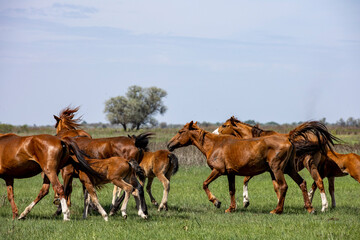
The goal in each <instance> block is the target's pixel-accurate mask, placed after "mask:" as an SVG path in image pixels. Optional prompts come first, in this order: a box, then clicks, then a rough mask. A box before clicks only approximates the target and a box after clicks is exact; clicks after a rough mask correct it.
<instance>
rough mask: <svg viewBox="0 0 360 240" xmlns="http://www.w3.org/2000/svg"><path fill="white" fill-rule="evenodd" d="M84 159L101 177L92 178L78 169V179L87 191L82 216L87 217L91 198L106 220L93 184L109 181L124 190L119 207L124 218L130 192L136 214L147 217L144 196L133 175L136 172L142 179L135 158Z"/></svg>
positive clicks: (141, 173) (141, 172) (141, 171)
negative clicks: (122, 200)
mask: <svg viewBox="0 0 360 240" xmlns="http://www.w3.org/2000/svg"><path fill="white" fill-rule="evenodd" d="M86 160H87V162H88V163H89V165H90V166H91V168H93V169H94V170H95V171H96V172H98V173H100V174H101V175H102V176H103V178H101V179H94V178H91V177H89V176H88V175H87V174H85V173H84V172H82V171H78V176H79V179H80V181H81V183H82V184H83V186H84V187H85V188H86V190H87V192H88V195H87V197H85V201H84V215H83V217H84V218H86V217H87V214H88V209H89V204H90V199H91V201H92V203H93V204H94V205H95V206H96V209H97V210H98V212H99V213H100V214H101V216H102V217H103V218H104V220H105V221H107V220H108V216H107V214H106V212H105V210H104V209H103V208H102V206H101V205H100V203H99V200H98V198H97V195H96V191H95V186H100V185H103V184H106V183H110V182H111V183H113V184H114V185H115V186H117V187H119V188H121V189H124V191H125V199H124V202H123V204H122V207H121V213H122V216H123V217H124V218H125V219H126V218H127V214H126V207H127V203H128V200H129V197H130V195H131V194H133V195H134V197H135V200H136V206H137V208H138V215H139V216H141V217H142V218H144V219H146V218H147V206H146V203H145V198H144V190H143V187H142V186H141V184H140V183H139V182H138V180H137V178H136V176H135V174H137V176H138V177H140V178H142V179H144V178H145V177H144V172H143V170H142V169H141V168H140V167H139V165H138V163H137V162H136V161H135V160H130V161H128V160H126V159H124V158H121V157H111V158H107V159H89V158H86Z"/></svg>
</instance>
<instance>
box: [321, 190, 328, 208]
mask: <svg viewBox="0 0 360 240" xmlns="http://www.w3.org/2000/svg"><path fill="white" fill-rule="evenodd" d="M320 196H321V203H322V208H321V211H322V212H325V211H326V209H327V208H328V206H329V205H328V201H327V199H326V195H325V193H320Z"/></svg>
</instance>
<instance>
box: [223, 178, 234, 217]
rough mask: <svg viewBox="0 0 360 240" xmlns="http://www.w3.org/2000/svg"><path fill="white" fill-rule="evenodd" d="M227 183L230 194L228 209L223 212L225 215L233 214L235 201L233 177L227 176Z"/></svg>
mask: <svg viewBox="0 0 360 240" xmlns="http://www.w3.org/2000/svg"><path fill="white" fill-rule="evenodd" d="M227 177H228V182H229V194H230V200H231V202H230V207H229V208H228V209H226V210H225V212H226V213H230V212H235V210H236V199H235V175H234V174H228V175H227Z"/></svg>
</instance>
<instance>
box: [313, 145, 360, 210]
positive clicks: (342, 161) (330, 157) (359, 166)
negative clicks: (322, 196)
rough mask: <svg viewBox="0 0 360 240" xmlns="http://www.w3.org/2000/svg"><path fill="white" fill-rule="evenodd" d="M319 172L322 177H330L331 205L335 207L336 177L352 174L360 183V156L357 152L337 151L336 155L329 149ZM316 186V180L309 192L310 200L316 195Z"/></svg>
mask: <svg viewBox="0 0 360 240" xmlns="http://www.w3.org/2000/svg"><path fill="white" fill-rule="evenodd" d="M319 173H320V176H321V177H322V178H325V177H327V178H328V182H329V192H330V196H331V206H332V207H333V208H335V207H336V201H335V177H343V176H347V175H350V176H351V177H353V178H354V179H355V180H356V181H358V182H359V183H360V156H359V155H357V154H355V153H348V154H340V153H337V152H336V155H335V154H334V153H332V152H331V151H328V152H327V156H326V157H325V159H323V161H321V163H320V164H319ZM316 188H317V186H316V183H315V182H314V183H313V184H312V187H311V189H310V191H309V193H308V194H309V198H310V201H312V199H313V197H314V193H315V190H316Z"/></svg>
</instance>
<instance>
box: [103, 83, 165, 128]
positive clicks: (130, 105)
mask: <svg viewBox="0 0 360 240" xmlns="http://www.w3.org/2000/svg"><path fill="white" fill-rule="evenodd" d="M166 95H167V93H166V91H165V90H163V89H161V88H157V87H150V88H142V87H140V86H136V85H134V86H130V87H129V88H128V91H127V93H126V97H124V96H118V97H114V98H110V99H109V100H108V101H106V102H105V110H104V112H105V113H106V116H107V119H108V120H109V121H110V123H112V124H121V125H122V126H123V128H124V130H127V127H128V126H131V128H132V129H137V130H138V129H140V126H141V125H145V124H150V125H152V126H156V125H157V121H156V119H155V118H154V117H153V116H154V115H155V114H157V113H160V114H164V113H165V112H166V110H167V108H166V106H165V105H164V104H163V102H162V99H163V98H164V97H166Z"/></svg>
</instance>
